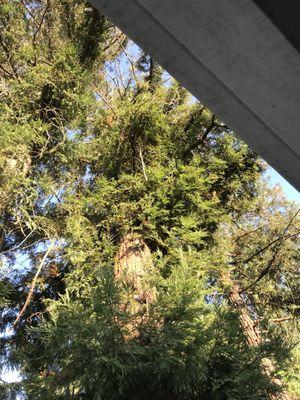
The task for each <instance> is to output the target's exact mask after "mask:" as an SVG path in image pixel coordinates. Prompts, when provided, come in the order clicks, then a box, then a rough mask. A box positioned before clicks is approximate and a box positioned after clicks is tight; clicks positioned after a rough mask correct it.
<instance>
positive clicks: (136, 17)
mask: <svg viewBox="0 0 300 400" xmlns="http://www.w3.org/2000/svg"><path fill="white" fill-rule="evenodd" d="M91 3H93V4H94V5H95V6H96V7H97V8H99V9H100V10H101V11H102V12H103V13H104V14H105V15H106V16H107V17H108V18H109V19H111V20H112V21H113V22H114V23H115V24H116V25H117V26H119V27H120V29H122V30H123V31H124V32H125V33H127V34H128V36H129V37H130V38H131V39H132V40H134V41H135V42H136V43H137V44H139V45H140V46H141V47H142V48H143V49H144V50H145V51H146V52H148V53H149V54H151V55H152V56H153V57H154V58H155V59H156V60H157V61H158V62H159V63H160V64H161V65H162V66H163V67H164V68H165V69H166V70H167V71H168V72H169V73H170V74H171V75H173V76H174V77H175V78H176V79H178V80H179V81H180V82H181V83H182V84H183V85H184V86H185V87H186V88H187V89H188V90H189V91H190V92H191V93H192V94H193V95H194V96H195V97H197V98H198V99H199V100H200V101H201V102H202V103H203V104H205V105H206V106H208V107H209V108H210V109H211V110H212V111H213V112H214V113H215V114H217V115H218V116H219V117H220V118H221V119H222V120H223V121H224V122H225V123H226V124H227V125H228V126H230V127H231V128H232V129H233V130H234V131H235V132H236V133H237V134H238V135H240V136H241V137H242V138H243V139H244V140H245V141H246V142H247V143H248V144H249V145H250V146H251V147H252V148H253V149H254V150H255V151H257V152H258V153H259V154H260V155H261V156H262V157H263V158H264V159H265V160H266V161H267V162H268V163H269V164H270V165H272V166H273V167H274V168H275V169H276V170H277V171H278V172H279V173H281V174H282V175H283V176H284V177H285V178H286V179H287V180H288V181H289V182H290V183H291V184H293V185H294V186H295V187H296V188H298V190H300V107H299V105H300V104H299V103H300V55H299V53H298V51H297V50H296V48H295V47H293V46H292V44H291V43H290V42H289V41H288V39H287V38H286V37H285V36H284V35H283V34H282V32H281V31H280V30H279V29H278V28H277V27H276V26H275V25H274V24H273V23H272V22H271V21H270V20H269V18H268V17H267V15H266V14H264V13H263V12H262V11H261V9H260V8H258V6H257V5H256V4H255V3H254V2H252V1H251V0H92V1H91Z"/></svg>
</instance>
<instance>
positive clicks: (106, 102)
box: [96, 92, 118, 118]
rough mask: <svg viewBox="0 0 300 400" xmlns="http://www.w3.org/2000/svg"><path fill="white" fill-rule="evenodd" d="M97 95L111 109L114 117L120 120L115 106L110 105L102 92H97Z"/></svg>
mask: <svg viewBox="0 0 300 400" xmlns="http://www.w3.org/2000/svg"><path fill="white" fill-rule="evenodd" d="M96 94H97V95H98V96H99V97H100V98H101V100H103V101H104V103H105V104H106V105H107V107H108V108H110V110H111V111H112V112H113V114H114V116H115V117H116V118H118V115H117V113H116V111H115V109H114V108H113V106H112V105H111V104H110V102H109V101H108V100H107V99H106V98H105V97H104V96H103V95H102V94H101V93H100V92H96Z"/></svg>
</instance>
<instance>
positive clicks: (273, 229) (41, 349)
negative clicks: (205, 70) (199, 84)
mask: <svg viewBox="0 0 300 400" xmlns="http://www.w3.org/2000/svg"><path fill="white" fill-rule="evenodd" d="M0 25H1V33H0V66H1V69H0V74H1V90H2V91H3V93H4V96H1V102H0V112H1V113H0V115H1V117H0V122H1V128H0V138H1V139H0V189H1V194H0V251H1V253H2V254H1V260H2V267H3V271H4V272H3V274H1V281H0V299H1V304H0V306H1V311H2V321H1V328H2V331H3V332H4V331H5V330H6V328H9V329H10V330H9V332H10V334H9V335H7V334H6V335H2V336H1V347H0V349H1V355H2V358H3V359H4V360H5V362H6V363H9V364H10V365H15V366H17V367H18V368H19V369H20V371H21V373H22V377H23V380H22V382H21V383H20V384H18V385H15V386H14V385H12V387H11V393H12V394H11V396H13V393H16V391H17V390H20V386H22V387H23V389H24V390H25V392H26V395H27V397H28V399H43V400H47V399H49V400H52V399H53V400H54V399H91V400H92V399H93V400H94V399H104V400H105V399H107V400H113V399H116V400H122V399H123V400H125V399H129V398H130V399H132V400H140V399H162V398H164V399H167V400H174V399H176V400H181V399H182V400H185V399H186V400H188V399H189V400H193V399H195V400H196V399H197V400H200V399H207V400H226V399H228V400H229V399H230V400H247V399H249V400H255V399H257V400H259V399H260V400H263V399H269V398H270V395H273V394H274V395H276V393H277V392H278V391H280V390H281V388H280V387H279V386H277V385H276V384H274V379H273V375H274V376H281V379H282V381H283V382H284V383H285V384H286V385H287V387H288V388H289V390H290V392H291V393H292V394H294V395H295V398H296V397H297V396H299V384H298V383H297V374H299V371H298V369H297V367H295V366H293V365H292V363H291V362H290V357H293V359H295V360H296V359H297V357H298V349H297V346H296V344H297V332H298V327H297V319H298V318H299V304H298V303H299V302H298V300H297V299H298V298H299V285H298V283H297V279H296V278H297V264H298V262H299V243H298V241H297V240H298V239H299V238H298V233H299V216H298V215H296V208H295V206H294V205H291V204H289V203H288V202H286V201H285V200H284V199H283V198H282V197H281V196H280V194H279V193H274V192H272V191H270V189H268V187H267V186H266V185H265V184H264V183H263V182H262V181H261V179H260V176H261V172H262V170H263V164H262V162H261V161H260V160H258V159H257V156H256V155H255V154H254V153H253V152H252V151H251V150H250V149H249V148H248V147H247V145H246V144H244V143H243V142H241V141H240V140H239V139H237V138H236V137H235V135H234V134H233V133H232V132H231V131H230V130H229V128H227V127H226V126H225V125H224V124H222V123H221V122H220V121H219V120H218V119H217V118H216V117H215V116H214V115H213V114H212V113H211V112H210V111H209V110H207V109H205V108H204V107H203V106H202V105H200V104H199V103H195V102H194V101H191V99H190V97H189V95H188V93H187V92H186V90H184V89H183V88H182V87H181V86H180V85H179V84H178V83H176V82H173V81H172V82H170V83H169V84H168V85H165V84H163V77H164V73H163V71H162V70H161V69H160V67H158V65H157V64H156V63H155V61H154V60H152V59H151V58H150V57H149V56H147V55H145V54H142V55H140V54H137V51H136V50H135V47H134V46H133V45H130V44H129V45H128V39H127V38H126V37H125V36H124V35H123V34H122V33H120V32H119V31H118V30H117V29H116V28H114V27H112V26H111V25H110V24H109V23H108V22H107V21H106V19H105V18H104V17H103V16H102V15H101V14H100V13H99V12H98V11H96V10H95V9H94V8H92V7H91V6H89V5H88V4H87V3H86V2H85V1H79V0H64V1H56V0H47V1H44V0H43V1H37V2H31V1H22V2H18V1H11V0H5V1H4V2H2V3H1V5H0ZM131 53H132V54H131ZM128 234H132V235H133V234H134V235H137V237H140V238H142V240H143V243H144V247H146V248H147V249H149V252H151V260H152V261H151V262H152V263H150V265H147V268H145V271H144V273H143V276H138V279H140V281H141V285H142V286H143V285H144V287H145V288H147V290H149V293H148V297H149V301H148V300H147V299H146V301H144V300H143V299H142V297H141V296H140V297H139V295H138V294H137V289H136V287H135V286H134V284H133V283H132V282H129V280H128V279H127V280H126V273H125V274H124V276H125V278H124V279H117V276H116V275H117V274H116V254H118V251H119V249H120V244H121V243H122V240H123V239H124V237H126V235H128ZM51 246H53V248H52V247H51ZM136 252H137V251H136ZM2 267H1V268H2ZM7 271H9V272H10V273H7ZM14 271H15V272H14ZM123 272H124V271H123ZM125 272H126V271H125ZM226 274H227V275H226ZM225 275H226V276H229V277H230V279H229V281H228V282H226V283H225V282H224V278H222V277H224V276H225ZM234 285H235V286H236V287H238V290H239V292H240V293H241V296H242V297H241V298H242V300H243V304H244V305H245V308H246V310H247V312H248V314H249V315H250V317H251V318H252V320H253V324H254V326H257V327H258V328H257V329H259V330H260V331H261V332H262V333H261V335H262V341H261V344H260V345H259V346H256V347H254V346H249V344H248V343H247V334H246V332H245V331H244V330H243V324H242V323H241V314H240V313H239V310H238V309H237V308H236V307H234V305H233V304H232V303H231V302H230V293H231V290H232V287H233V286H234ZM144 294H145V293H144ZM146 295H147V293H146ZM26 301H27V302H26ZM24 304H26V307H25V308H24V309H22V307H23V306H24ZM21 310H22V311H21ZM276 320H277V322H276ZM278 321H279V322H278ZM13 324H14V325H13ZM265 359H268V360H271V362H272V363H273V365H274V371H273V372H272V374H269V375H268V374H267V373H266V371H265V370H264V368H263V361H264V360H265ZM1 389H2V386H1V387H0V390H1ZM14 389H15V390H14ZM5 395H6V394H5ZM3 396H4V394H3Z"/></svg>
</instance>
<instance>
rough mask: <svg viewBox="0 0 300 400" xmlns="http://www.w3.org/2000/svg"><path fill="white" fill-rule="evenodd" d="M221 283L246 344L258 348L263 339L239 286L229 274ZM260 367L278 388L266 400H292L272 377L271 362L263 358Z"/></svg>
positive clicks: (225, 274)
mask: <svg viewBox="0 0 300 400" xmlns="http://www.w3.org/2000/svg"><path fill="white" fill-rule="evenodd" d="M221 281H222V284H223V285H224V287H227V288H229V292H228V298H229V300H230V303H231V304H232V306H233V308H234V309H235V310H236V311H237V312H238V316H239V321H240V324H241V326H242V328H243V332H244V335H245V338H246V340H247V343H248V345H249V346H250V347H258V346H259V345H260V344H261V343H262V341H263V338H262V336H261V333H260V330H259V327H258V324H257V323H256V322H255V321H254V320H253V319H252V318H251V315H250V312H249V309H248V306H247V304H246V303H245V301H244V299H243V297H242V295H241V291H240V287H239V285H238V284H237V283H236V282H234V280H233V279H232V277H231V274H230V272H228V273H223V274H222V276H221ZM261 367H262V369H263V370H264V372H265V373H266V375H267V376H269V378H270V380H271V382H272V383H274V384H275V385H276V386H278V387H279V388H280V392H278V393H271V392H269V391H267V393H266V394H267V396H268V399H270V400H292V398H291V396H290V395H289V394H288V393H287V392H286V391H285V390H284V388H283V384H282V381H281V380H280V379H278V378H276V377H274V376H273V373H274V370H275V366H274V363H273V362H272V360H270V359H269V358H264V359H263V360H262V361H261Z"/></svg>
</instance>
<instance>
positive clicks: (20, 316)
mask: <svg viewBox="0 0 300 400" xmlns="http://www.w3.org/2000/svg"><path fill="white" fill-rule="evenodd" d="M53 248H54V243H53V242H52V243H51V245H50V246H49V247H48V249H47V251H46V253H45V254H44V256H43V258H42V260H41V262H40V264H39V266H38V268H37V270H36V273H35V275H34V278H33V281H32V283H31V287H30V290H29V293H28V296H27V298H26V301H25V303H24V305H23V307H22V309H21V311H20V312H19V314H18V316H17V318H16V319H15V322H14V323H13V326H17V325H18V323H19V322H20V319H21V318H22V316H23V314H24V313H25V311H26V309H27V307H28V305H29V303H30V302H31V299H32V296H33V291H34V288H35V285H36V282H37V279H38V277H39V274H40V273H41V270H42V268H43V266H44V264H45V261H46V259H47V257H48V256H49V254H50V253H51V251H52V250H53Z"/></svg>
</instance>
